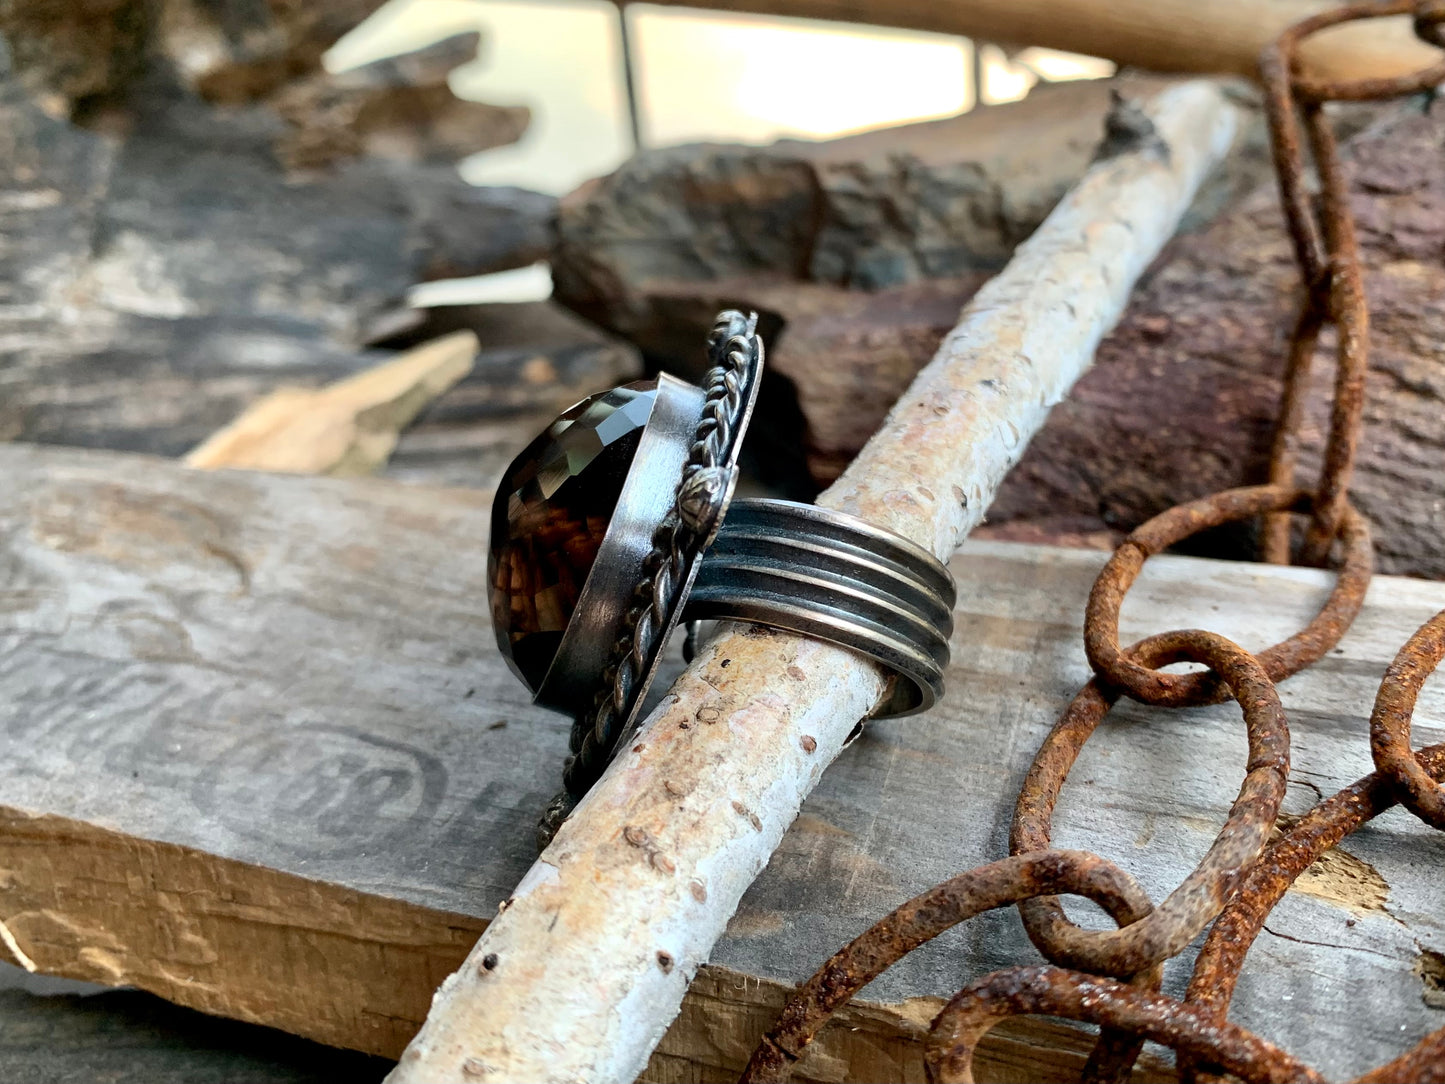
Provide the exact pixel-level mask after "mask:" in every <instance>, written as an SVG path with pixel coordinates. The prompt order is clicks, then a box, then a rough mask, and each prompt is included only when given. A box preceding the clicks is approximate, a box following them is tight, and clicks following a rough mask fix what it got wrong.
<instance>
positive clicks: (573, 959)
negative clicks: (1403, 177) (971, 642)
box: [389, 82, 1238, 1084]
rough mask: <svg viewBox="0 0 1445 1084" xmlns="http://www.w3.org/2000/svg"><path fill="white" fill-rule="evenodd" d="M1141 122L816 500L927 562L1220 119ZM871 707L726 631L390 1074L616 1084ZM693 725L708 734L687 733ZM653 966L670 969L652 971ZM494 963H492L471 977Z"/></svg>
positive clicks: (1123, 292) (1078, 365)
mask: <svg viewBox="0 0 1445 1084" xmlns="http://www.w3.org/2000/svg"><path fill="white" fill-rule="evenodd" d="M1148 116H1149V119H1150V120H1151V121H1152V123H1153V127H1154V130H1155V132H1156V133H1157V135H1158V138H1159V140H1162V143H1163V145H1164V146H1165V147H1167V149H1168V153H1167V154H1161V153H1160V146H1159V143H1158V142H1157V141H1154V140H1146V141H1143V145H1142V146H1140V147H1136V148H1134V149H1127V148H1124V149H1120V150H1119V151H1118V153H1115V154H1112V155H1111V156H1109V157H1107V158H1103V159H1101V160H1099V161H1098V162H1097V163H1096V164H1095V165H1094V166H1093V167H1092V168H1091V169H1090V170H1089V172H1088V173H1087V174H1086V175H1085V176H1084V178H1083V179H1082V180H1081V181H1080V183H1079V184H1078V186H1077V187H1076V188H1075V189H1074V190H1073V191H1072V192H1071V193H1070V194H1069V195H1068V196H1066V197H1065V198H1064V200H1063V201H1062V202H1061V203H1060V204H1059V206H1058V207H1057V208H1055V210H1054V211H1053V213H1052V214H1051V215H1050V216H1049V218H1048V219H1047V220H1046V221H1045V222H1044V224H1043V225H1042V226H1040V227H1039V229H1038V231H1037V232H1036V233H1035V234H1034V236H1033V237H1032V238H1031V239H1030V240H1029V241H1027V242H1026V243H1025V244H1023V245H1022V246H1020V247H1019V249H1018V250H1017V252H1016V253H1015V254H1014V257H1013V259H1012V260H1011V261H1010V263H1009V265H1008V266H1007V268H1005V269H1004V271H1003V272H1002V273H1000V274H999V275H998V276H997V277H996V278H995V279H993V280H992V281H991V282H990V283H989V284H988V285H986V286H985V287H984V288H983V289H982V290H981V291H980V292H979V293H978V294H977V296H976V297H975V298H974V299H973V301H972V302H971V303H970V304H969V305H968V306H967V307H966V308H965V309H964V311H963V313H962V315H961V317H960V320H959V323H958V325H957V326H956V327H955V328H954V330H953V331H952V332H951V333H950V334H949V335H948V336H947V337H946V338H945V339H944V341H943V343H942V345H941V346H940V347H939V350H938V353H937V354H936V356H935V357H934V360H933V361H932V362H931V363H930V364H929V365H928V367H927V368H925V369H924V370H923V371H922V372H921V373H920V374H919V376H918V378H917V379H916V380H915V382H914V384H913V386H912V387H911V388H910V389H909V390H908V392H907V393H905V394H904V396H903V397H902V398H901V399H900V400H899V402H898V403H897V404H896V405H895V406H894V408H893V410H892V411H891V412H890V413H889V415H888V418H887V420H886V421H885V423H884V425H883V427H882V429H881V430H880V431H879V432H878V434H877V435H876V436H874V438H873V439H872V440H871V441H870V442H869V443H868V445H867V446H866V447H865V448H864V449H863V451H862V452H861V453H860V454H859V456H858V458H857V459H856V460H855V461H854V462H853V464H852V466H850V467H849V468H848V470H847V471H846V472H845V473H844V474H843V476H842V477H841V478H840V479H839V480H838V482H837V483H836V484H834V485H833V486H832V487H831V488H830V489H829V490H828V491H827V492H825V493H824V494H823V495H822V496H821V497H820V498H819V501H818V503H819V504H821V505H824V506H826V507H830V508H836V509H840V510H843V511H846V512H850V513H852V514H853V515H856V516H859V517H861V518H863V519H865V520H869V521H871V522H873V523H877V524H879V525H881V526H885V527H889V528H891V529H892V530H894V531H897V532H898V533H900V534H902V535H905V536H906V537H908V538H911V539H912V540H913V541H915V542H917V543H919V544H920V545H923V546H924V547H926V548H928V549H929V550H931V551H932V552H933V553H935V554H937V555H938V556H939V557H940V558H943V559H947V558H948V557H949V555H951V554H952V553H953V551H954V549H955V547H956V546H957V545H958V544H959V542H961V541H962V540H963V538H964V537H965V536H966V535H967V533H968V532H969V530H970V529H972V528H973V527H974V526H975V525H976V524H977V523H978V522H979V521H980V520H981V519H982V517H983V513H984V511H985V509H986V508H987V506H988V503H989V501H990V500H991V498H992V496H993V494H994V492H995V490H996V489H997V486H998V484H999V481H1000V480H1001V479H1002V478H1003V476H1004V474H1005V472H1006V471H1007V470H1008V469H1009V468H1010V467H1011V466H1012V465H1013V464H1014V463H1015V462H1016V461H1017V460H1018V458H1019V456H1020V455H1021V454H1022V453H1023V450H1024V447H1025V446H1026V445H1027V443H1028V440H1029V439H1030V437H1032V435H1033V434H1034V433H1036V432H1038V430H1039V428H1040V427H1041V426H1042V425H1043V422H1044V420H1045V419H1046V418H1047V416H1048V413H1049V410H1050V408H1051V407H1052V406H1053V405H1054V404H1055V403H1057V402H1059V401H1060V400H1061V399H1062V398H1063V397H1064V395H1065V394H1067V392H1068V390H1069V388H1070V387H1071V386H1072V385H1073V383H1074V381H1075V380H1077V379H1078V377H1079V376H1080V375H1081V374H1082V373H1083V372H1084V370H1085V369H1087V368H1088V366H1089V363H1090V361H1091V359H1092V358H1093V355H1094V350H1095V348H1096V346H1097V345H1098V343H1099V340H1100V339H1101V338H1102V337H1103V335H1104V334H1105V333H1106V332H1107V331H1108V330H1109V328H1110V327H1112V326H1113V324H1114V323H1115V321H1116V320H1117V319H1118V318H1119V315H1120V314H1121V312H1122V310H1123V307H1124V305H1125V303H1126V301H1127V300H1128V297H1129V294H1130V292H1131V290H1132V288H1133V285H1134V283H1135V281H1136V280H1137V279H1138V277H1139V275H1140V274H1141V273H1142V272H1143V270H1144V269H1145V267H1147V266H1148V264H1149V262H1150V261H1151V260H1152V259H1153V258H1154V257H1155V255H1156V254H1157V253H1158V251H1159V249H1160V248H1161V247H1162V245H1163V244H1164V242H1165V241H1167V240H1168V239H1169V237H1170V236H1171V235H1172V234H1173V232H1174V230H1175V227H1176V226H1177V224H1178V221H1179V218H1180V216H1181V215H1182V214H1183V212H1184V210H1185V209H1186V208H1187V207H1188V205H1189V203H1190V200H1191V198H1192V197H1193V194H1194V192H1195V190H1196V189H1197V187H1198V185H1199V183H1200V181H1201V180H1202V179H1203V177H1204V175H1205V174H1206V173H1207V172H1208V171H1209V169H1210V168H1211V167H1212V166H1213V165H1214V164H1215V163H1217V162H1218V161H1219V160H1220V159H1222V158H1223V156H1224V155H1225V154H1226V153H1227V151H1228V149H1229V147H1230V144H1231V142H1232V140H1233V137H1234V134H1235V131H1236V128H1237V125H1238V115H1237V112H1236V110H1235V109H1234V107H1233V106H1231V105H1230V104H1229V103H1228V101H1227V100H1226V98H1225V95H1224V94H1223V92H1222V91H1221V90H1220V88H1219V87H1218V86H1216V85H1214V84H1212V83H1209V82H1192V83H1185V84H1181V85H1178V86H1176V87H1173V88H1171V89H1169V90H1167V91H1165V92H1164V93H1162V94H1161V95H1160V96H1159V97H1158V98H1157V99H1156V100H1155V101H1154V102H1153V103H1152V105H1151V106H1150V108H1149V109H1148ZM940 494H942V495H945V496H943V497H940V496H938V495H940ZM950 494H951V495H952V499H950V498H949V497H948V496H946V495H950ZM790 668H792V669H793V670H795V671H799V672H801V674H802V678H801V679H799V678H798V677H797V674H796V673H793V674H792V675H791V676H790ZM883 692H884V679H883V676H882V674H881V673H880V672H879V670H878V669H877V668H876V667H875V666H874V665H873V664H871V663H868V662H866V661H865V660H863V659H861V658H860V657H858V656H855V655H852V654H850V653H848V652H846V651H843V650H840V649H838V648H834V647H831V646H829V645H826V644H823V643H819V642H815V641H811V640H807V639H804V638H802V637H799V636H795V635H792V634H787V633H782V632H771V631H769V632H760V631H759V630H752V631H750V632H749V633H748V634H747V635H743V634H742V632H741V630H740V629H739V628H738V627H730V626H724V627H723V628H722V629H721V631H720V633H719V635H718V636H717V637H716V638H715V639H714V640H713V641H712V642H711V644H709V645H707V646H706V647H705V648H704V649H703V650H702V651H701V652H700V653H699V655H698V657H697V659H696V660H695V661H694V662H693V664H692V665H691V666H690V667H689V668H688V669H687V671H686V672H685V673H684V674H683V675H682V676H681V677H680V678H679V679H678V680H677V682H676V683H675V684H674V685H673V687H672V689H671V690H670V691H669V693H668V695H667V696H666V697H665V698H664V700H663V702H662V704H661V705H660V706H659V707H658V708H657V710H656V711H654V712H653V714H652V715H651V717H650V718H649V719H648V721H647V724H646V726H645V727H644V733H643V734H642V738H641V740H640V741H639V742H638V743H637V744H636V745H634V746H633V747H632V749H631V750H629V751H625V752H623V753H622V754H621V755H620V756H619V757H618V758H617V760H616V761H615V762H614V763H613V765H612V766H611V767H610V768H609V769H608V771H607V773H606V775H604V776H603V778H602V780H601V782H599V783H598V784H597V786H595V787H594V788H593V789H592V791H591V792H590V793H589V794H588V795H587V797H586V798H585V799H584V800H583V801H582V803H581V804H580V805H579V806H578V808H577V810H576V811H575V812H574V814H573V815H572V817H571V819H570V820H568V821H567V823H566V824H565V825H564V826H563V827H562V829H561V831H560V832H559V833H558V834H557V837H556V839H555V840H553V842H552V845H551V846H550V847H548V848H547V850H546V851H545V852H544V853H543V855H542V856H541V857H540V858H539V859H538V860H537V862H536V863H535V864H534V865H533V866H532V868H531V869H530V870H529V871H528V872H527V874H526V876H525V877H524V878H523V879H522V882H521V883H520V884H519V885H518V886H517V889H516V891H515V892H514V893H513V896H512V901H511V906H509V907H508V908H507V909H506V911H505V912H503V913H502V914H499V915H498V916H497V918H496V919H495V920H494V921H493V922H492V924H491V925H490V926H489V927H488V928H487V930H486V932H485V933H484V934H483V936H482V938H481V939H480V940H479V941H478V942H477V945H476V947H475V948H474V949H473V950H472V953H471V955H470V956H469V957H468V962H467V964H466V965H464V966H463V967H462V968H461V969H459V970H458V971H457V972H456V973H455V974H453V975H452V976H451V977H450V978H448V979H447V980H446V981H445V982H444V983H443V984H442V986H441V988H440V989H439V990H438V992H437V994H436V997H435V998H434V1000H433V1003H432V1008H431V1012H430V1014H429V1015H428V1017H427V1022H426V1024H425V1026H424V1027H423V1028H422V1030H421V1032H420V1033H419V1034H418V1035H417V1036H416V1038H415V1039H414V1040H413V1041H412V1043H411V1045H410V1046H409V1047H408V1048H407V1050H406V1052H405V1053H404V1054H403V1056H402V1059H401V1062H400V1064H399V1065H398V1066H397V1068H396V1069H395V1070H394V1071H393V1073H392V1075H391V1076H390V1077H389V1079H390V1080H391V1081H393V1082H394V1084H411V1082H423V1081H433V1080H460V1079H473V1080H495V1081H510V1080H533V1081H572V1080H588V1081H595V1082H599V1084H601V1082H617V1084H627V1082H630V1081H632V1080H634V1079H635V1078H636V1077H637V1075H638V1073H639V1072H640V1071H641V1070H642V1068H643V1066H644V1065H645V1064H646V1062H647V1057H648V1054H649V1052H650V1051H651V1050H652V1048H653V1047H654V1046H655V1045H656V1044H657V1042H658V1040H659V1039H660V1038H661V1037H662V1034H663V1032H664V1031H665V1030H666V1028H667V1026H668V1024H669V1023H670V1022H671V1021H672V1019H673V1017H674V1016H675V1015H676V1014H677V1011H678V1007H679V1005H680V1004H681V1002H682V998H683V995H684V993H685V992H686V989H687V985H688V982H689V981H690V980H691V978H692V976H693V975H694V974H695V973H696V971H697V968H698V967H699V966H700V965H701V964H702V963H703V962H704V961H705V960H706V959H707V957H708V954H709V952H710V951H711V949H712V946H713V944H714V942H715V941H716V940H717V939H718V937H719V936H720V935H721V934H722V932H723V928H724V927H725V925H726V924H727V920H728V918H729V917H730V916H731V915H732V913H733V911H734V910H735V909H736V907H737V904H738V901H739V900H740V899H741V897H742V894H743V892H744V891H745V890H746V888H747V887H748V885H749V884H750V883H751V882H752V880H753V878H754V877H755V876H756V875H757V874H758V872H759V871H760V870H761V869H762V868H763V866H764V865H766V864H767V861H768V858H769V856H770V855H771V854H772V852H773V850H774V849H775V848H776V847H777V846H778V843H779V842H780V841H781V839H782V836H783V833H784V831H786V829H787V827H788V825H789V824H790V823H791V822H792V820H793V818H794V817H795V816H796V815H797V812H798V809H799V806H800V805H801V804H802V801H803V799H804V798H805V797H806V796H807V794H808V792H809V791H810V790H811V789H812V787H813V785H814V784H815V783H816V782H817V780H818V778H819V777H820V775H821V774H822V772H823V769H824V768H825V767H826V766H827V765H828V764H829V763H830V762H831V761H832V760H833V758H834V757H836V756H837V755H838V753H839V752H840V751H841V749H842V747H843V744H844V742H845V740H846V739H847V737H848V735H849V733H850V732H851V731H852V730H853V728H854V726H855V724H856V723H857V722H858V721H859V720H860V719H863V718H864V717H866V716H867V715H868V714H869V712H870V711H871V709H872V708H873V706H874V704H876V703H877V702H878V700H879V699H880V697H881V696H882V694H883ZM705 713H706V718H707V721H708V722H710V723H712V724H713V725H710V726H705V727H692V728H691V729H688V730H684V729H682V726H681V724H682V723H685V722H690V721H692V720H694V719H703V718H704V717H705ZM714 713H715V718H714V717H713V716H714ZM901 725H916V726H927V725H928V722H927V719H926V718H924V719H921V720H917V721H910V722H909V723H906V724H901ZM804 738H807V739H809V741H811V743H812V748H809V747H808V743H807V742H805V741H804ZM669 782H671V783H672V784H673V785H672V786H671V787H669V786H668V785H667V784H668V783H669ZM679 787H680V788H682V789H683V790H684V791H685V795H683V796H681V797H679V796H678V795H676V794H675V793H673V791H674V789H676V788H679ZM638 841H644V843H645V845H643V844H642V843H639V842H638ZM664 955H665V956H666V958H667V959H668V960H670V961H671V962H672V966H670V967H666V968H664V967H661V966H659V961H660V960H661V959H662V957H663V956H664ZM493 956H495V957H496V958H499V959H501V960H504V961H506V964H505V966H504V967H503V968H499V969H497V970H496V971H494V972H489V971H487V970H486V969H485V966H484V965H485V961H486V959H487V958H488V957H493ZM800 977H801V976H800Z"/></svg>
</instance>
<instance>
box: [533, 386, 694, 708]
mask: <svg viewBox="0 0 1445 1084" xmlns="http://www.w3.org/2000/svg"><path fill="white" fill-rule="evenodd" d="M703 403H704V396H703V392H702V389H701V388H698V387H696V386H694V385H692V384H689V383H687V382H686V381H683V380H679V379H677V378H676V377H674V376H669V375H668V374H666V373H662V374H660V375H659V376H658V378H657V396H656V398H655V399H654V400H653V405H652V413H651V414H650V415H648V419H647V424H646V426H644V427H643V430H642V438H641V439H640V440H639V441H638V444H637V454H636V455H635V456H634V457H633V460H632V466H631V468H630V469H629V470H628V472H627V479H626V481H625V482H623V485H622V492H621V494H620V495H619V496H618V499H617V507H616V509H615V510H614V511H613V513H612V518H611V519H610V520H609V521H608V524H607V531H606V532H605V533H604V534H603V536H602V544H601V545H600V546H599V547H598V549H597V556H596V558H595V559H594V560H593V563H592V568H591V569H590V570H589V571H588V573H587V579H586V581H585V582H584V583H583V585H582V591H581V594H580V595H579V596H578V599H577V606H576V608H575V609H574V610H573V612H572V617H571V619H570V620H569V621H568V623H567V628H566V630H565V631H564V632H563V634H562V642H561V643H560V644H559V645H558V646H557V653H556V655H555V656H554V657H553V659H552V665H551V666H549V667H548V668H547V673H546V674H545V675H544V676H543V678H542V683H541V684H540V685H539V686H538V687H537V691H536V693H535V694H534V695H533V697H532V699H533V701H534V702H535V703H537V704H540V705H542V706H543V707H548V708H552V709H554V710H556V711H564V712H567V713H568V714H570V715H577V714H580V713H582V712H585V711H587V710H589V709H590V708H591V707H592V703H593V700H594V699H595V697H596V695H597V689H598V685H599V682H600V681H601V680H602V675H603V674H604V673H605V671H606V670H607V666H608V663H609V659H610V656H611V653H612V649H613V645H614V644H615V643H616V641H617V639H618V636H619V634H620V633H621V632H622V624H623V619H624V618H625V617H626V616H627V609H628V606H629V604H630V603H631V600H632V589H633V585H634V584H636V583H637V581H638V580H639V579H640V578H641V577H642V575H643V566H644V565H645V563H646V561H647V557H648V554H649V553H650V552H651V551H652V547H653V539H654V536H655V535H656V533H657V530H658V528H660V527H661V526H662V524H663V521H664V520H666V518H667V516H668V514H669V513H670V512H671V511H672V510H673V507H674V506H675V504H676V500H677V486H678V479H679V478H680V477H681V475H682V469H683V466H684V465H685V464H686V462H687V453H688V446H689V443H690V442H691V440H692V436H693V433H694V431H695V430H696V429H697V419H698V417H699V416H700V415H701V414H702V409H703Z"/></svg>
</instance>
